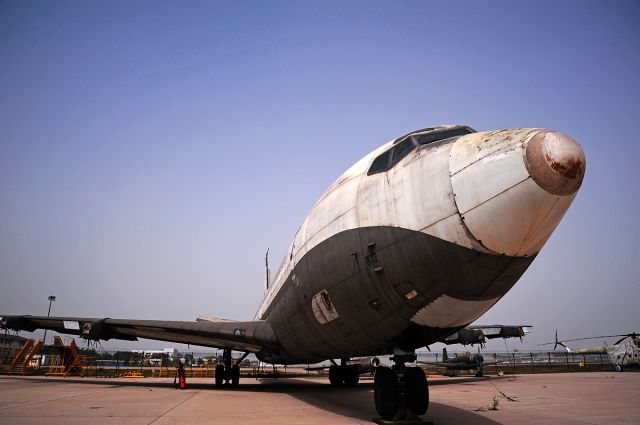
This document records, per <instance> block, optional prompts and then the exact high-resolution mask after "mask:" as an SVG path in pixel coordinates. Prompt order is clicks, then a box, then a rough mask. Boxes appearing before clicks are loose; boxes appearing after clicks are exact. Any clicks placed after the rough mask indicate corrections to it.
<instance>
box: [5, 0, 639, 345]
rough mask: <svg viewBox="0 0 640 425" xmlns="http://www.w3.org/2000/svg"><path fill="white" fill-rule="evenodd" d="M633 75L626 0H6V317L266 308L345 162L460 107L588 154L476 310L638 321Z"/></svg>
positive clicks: (631, 8) (576, 332)
mask: <svg viewBox="0 0 640 425" xmlns="http://www.w3.org/2000/svg"><path fill="white" fill-rule="evenodd" d="M639 78H640V3H638V2H631V1H616V2H605V1H597V2H591V1H551V2H543V1H540V2H538V1H537V2H524V1H521V2H516V1H504V2H502V1H481V2H480V1H468V2H463V1H453V2H452V1H403V2H397V1H387V2H381V1H348V2H345V1H323V2H298V1H291V2H263V1H256V2H249V1H243V2H232V1H228V2H213V1H210V2H177V1H176V2H167V1H135V2H124V1H112V2H101V3H99V2H95V1H73V2H69V1H58V2H36V1H0V288H1V289H0V313H4V314H46V312H47V306H48V304H47V296H48V295H49V294H51V293H52V292H53V293H54V294H55V295H56V296H57V297H58V300H57V301H56V303H55V304H54V305H53V308H52V314H55V315H79V316H93V317H113V318H144V319H172V320H192V319H194V318H195V317H196V316H197V315H202V314H206V315H213V316H219V317H225V318H231V319H239V320H243V319H244V320H248V319H251V318H252V317H253V313H254V311H255V309H256V308H257V306H258V304H259V302H260V300H261V298H262V293H263V283H264V277H263V275H264V270H263V263H264V261H263V255H264V252H265V251H266V250H267V248H270V249H271V253H272V256H271V259H272V260H271V266H272V269H275V268H276V267H277V265H278V263H279V261H280V258H279V257H280V256H281V255H282V253H283V252H284V250H285V249H286V247H287V245H288V243H289V241H290V239H291V237H292V236H293V234H294V233H295V231H296V230H297V228H298V226H299V225H300V224H301V223H302V220H303V219H304V217H305V216H306V214H307V213H308V211H309V210H310V208H311V207H312V206H313V204H314V203H315V201H316V200H317V199H318V197H319V196H320V195H321V194H322V192H323V191H324V189H325V188H326V187H328V186H329V184H330V183H331V182H332V181H333V180H334V179H335V178H336V177H338V176H339V175H340V174H341V173H342V172H343V171H344V170H346V169H347V168H348V167H349V166H350V165H351V164H353V163H354V162H356V161H357V160H358V159H359V158H361V157H362V156H364V155H365V154H366V153H368V152H370V151H371V150H373V149H374V148H375V147H377V146H379V145H381V144H383V143H385V142H386V141H388V140H390V139H392V138H395V137H397V136H399V135H401V134H404V133H406V132H408V131H411V130H415V129H418V128H422V127H427V126H431V125H436V124H445V123H463V124H467V125H470V126H472V127H474V128H476V129H478V130H492V129H502V128H512V127H546V128H552V129H555V130H559V131H562V132H565V133H567V134H569V135H571V136H572V137H574V138H575V139H576V140H578V141H579V142H580V143H581V144H582V146H583V148H584V150H585V152H586V155H587V173H586V177H585V180H584V183H583V187H582V189H581V191H580V193H579V194H578V197H577V199H576V200H575V202H574V203H573V206H572V208H571V209H570V210H569V212H568V213H567V215H566V216H565V218H564V220H563V221H562V222H561V224H560V226H559V227H558V229H557V230H556V232H555V233H554V235H553V236H552V238H551V239H550V240H549V242H548V243H547V245H546V247H545V248H544V249H543V250H542V252H541V253H540V255H539V256H538V258H537V259H536V260H535V261H534V263H533V265H532V266H531V267H530V268H529V270H528V271H527V273H526V274H525V275H524V277H523V278H522V279H521V280H520V281H519V282H518V284H517V285H516V286H515V288H514V289H513V290H512V291H511V292H510V293H509V294H507V296H506V297H505V298H504V299H503V300H502V301H501V302H500V303H499V304H498V305H497V306H495V307H494V308H493V309H492V310H490V311H489V312H488V313H487V314H486V315H485V316H484V317H483V318H482V319H481V320H480V321H479V322H481V323H485V324H488V323H493V322H497V323H528V324H532V325H534V326H535V328H534V332H535V333H534V334H533V335H531V336H530V337H529V338H528V340H526V341H525V344H523V347H534V346H535V344H536V343H539V342H543V341H548V340H549V339H550V338H552V336H553V332H554V330H555V329H556V328H557V329H558V330H559V332H560V335H561V336H565V337H567V338H568V337H581V336H588V335H593V334H595V335H598V334H602V333H619V332H629V331H634V330H635V331H640V320H639V319H638V304H639V303H640V281H639V279H640V278H639V277H638V276H639V275H640V254H639V252H640V249H639V248H638V246H639V242H640V241H639V240H638V239H639V237H640V232H639V231H638V224H637V223H638V219H639V217H640V205H639V204H640V190H639V186H640V184H639V182H640V160H639V158H640V148H639V144H638V134H639V133H638V126H639V125H640V81H639ZM500 344H502V343H500ZM159 345H160V346H163V345H167V343H159ZM156 346H157V345H156ZM501 346H502V347H503V345H498V346H497V347H498V348H500V347H501Z"/></svg>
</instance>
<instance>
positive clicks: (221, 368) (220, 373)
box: [216, 364, 225, 387]
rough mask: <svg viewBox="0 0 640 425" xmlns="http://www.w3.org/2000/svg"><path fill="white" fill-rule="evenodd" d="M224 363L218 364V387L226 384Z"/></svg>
mask: <svg viewBox="0 0 640 425" xmlns="http://www.w3.org/2000/svg"><path fill="white" fill-rule="evenodd" d="M224 375H225V373H224V365H221V364H219V365H217V366H216V387H221V386H222V385H223V384H224Z"/></svg>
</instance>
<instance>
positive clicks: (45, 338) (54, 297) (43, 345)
mask: <svg viewBox="0 0 640 425" xmlns="http://www.w3.org/2000/svg"><path fill="white" fill-rule="evenodd" d="M47 299H48V300H49V311H47V317H49V315H51V303H52V302H54V301H55V300H56V296H55V295H53V294H51V295H49V297H48V298H47ZM46 345H47V330H46V329H45V330H44V338H43V339H42V350H41V351H40V358H39V359H38V369H39V368H41V367H42V356H43V354H44V351H45V349H44V347H45V346H46Z"/></svg>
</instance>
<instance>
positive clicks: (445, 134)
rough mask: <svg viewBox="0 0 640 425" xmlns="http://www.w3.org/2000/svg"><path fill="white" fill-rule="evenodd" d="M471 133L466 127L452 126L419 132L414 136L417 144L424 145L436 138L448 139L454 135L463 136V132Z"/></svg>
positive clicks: (436, 139)
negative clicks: (429, 131)
mask: <svg viewBox="0 0 640 425" xmlns="http://www.w3.org/2000/svg"><path fill="white" fill-rule="evenodd" d="M471 133H473V131H472V130H471V129H470V128H468V127H458V128H452V129H450V130H444V131H435V132H431V133H426V134H421V135H419V136H415V138H416V141H417V142H418V144H419V145H426V144H427V143H431V142H435V141H438V140H444V139H449V138H451V137H456V136H464V135H465V134H471Z"/></svg>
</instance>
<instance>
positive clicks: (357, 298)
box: [1, 125, 586, 419]
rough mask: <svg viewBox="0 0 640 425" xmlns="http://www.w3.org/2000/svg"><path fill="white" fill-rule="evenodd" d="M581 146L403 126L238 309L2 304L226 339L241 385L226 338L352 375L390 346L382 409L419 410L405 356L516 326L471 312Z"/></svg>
mask: <svg viewBox="0 0 640 425" xmlns="http://www.w3.org/2000/svg"><path fill="white" fill-rule="evenodd" d="M585 165H586V163H585V156H584V153H583V151H582V148H581V147H580V145H579V144H578V143H576V142H575V141H574V140H573V139H571V138H570V137H568V136H566V135H564V134H562V133H559V132H555V131H551V130H545V129H530V128H529V129H510V130H499V131H487V132H476V131H474V130H473V129H471V128H469V127H467V126H460V125H457V126H438V127H433V128H425V129H422V130H418V131H414V132H411V133H409V134H406V135H404V136H402V137H399V138H398V139H395V140H393V141H391V142H389V143H386V144H385V145H383V146H381V147H379V148H378V149H376V150H374V151H373V152H371V153H369V154H368V155H366V156H365V157H364V158H362V159H361V160H359V161H358V162H357V163H355V164H354V165H353V166H352V167H351V168H350V169H348V170H347V171H346V172H345V173H344V174H343V175H342V176H340V177H339V178H338V179H337V180H336V181H335V182H334V183H333V184H332V185H331V186H330V187H329V188H328V189H327V191H326V192H325V193H324V194H323V195H322V196H321V198H320V200H319V201H318V202H317V203H316V205H315V206H314V207H313V209H312V210H311V212H310V213H309V215H308V216H307V218H306V219H305V220H304V222H303V223H302V226H301V227H300V228H299V230H298V232H297V233H296V234H295V237H294V240H293V242H292V243H291V245H290V247H289V249H288V251H287V252H286V255H285V258H284V260H283V262H282V264H281V266H280V268H279V270H278V271H277V272H276V274H275V276H274V279H273V280H271V281H270V280H269V279H267V285H266V290H265V296H264V301H263V302H262V304H261V305H260V307H259V309H258V311H257V313H256V315H255V318H254V320H252V321H246V322H236V321H219V320H215V319H210V320H197V321H162V320H129V319H111V318H81V317H38V316H28V315H23V316H3V318H2V319H1V323H2V326H3V327H5V328H9V329H14V330H27V331H33V330H35V329H42V328H44V329H52V330H55V331H57V332H61V333H67V334H76V335H81V336H82V337H84V338H86V339H89V340H98V339H105V340H106V339H111V338H119V339H126V340H135V339H136V338H137V337H143V338H150V339H156V340H164V341H173V342H181V343H188V344H194V345H202V346H208V347H218V348H224V349H225V350H224V352H225V355H224V360H225V361H224V363H225V364H224V365H222V364H221V365H219V366H218V370H217V371H216V384H217V385H222V384H223V383H224V382H226V383H227V384H230V385H237V384H238V380H239V367H238V364H239V361H236V362H233V360H232V357H231V350H236V351H241V352H244V353H245V355H246V353H255V355H256V356H257V357H258V358H259V359H261V360H263V361H266V362H270V363H280V364H292V363H314V362H319V361H323V360H327V359H341V361H340V364H338V363H334V366H333V367H332V370H331V376H332V377H333V379H332V382H333V383H346V384H355V383H357V382H358V376H357V373H358V372H357V371H358V366H357V365H351V364H349V359H350V358H352V357H356V356H375V355H382V354H392V355H393V357H392V360H393V362H394V366H393V367H392V368H388V367H379V368H377V371H376V374H375V379H374V398H375V404H376V409H377V411H378V413H379V414H380V415H381V416H382V417H384V418H387V419H390V418H396V419H401V418H407V417H412V416H413V415H421V414H424V413H425V412H426V410H427V407H428V402H429V395H428V387H427V380H426V378H425V375H424V373H423V371H422V369H420V368H418V367H407V366H406V363H411V362H413V361H415V359H416V356H415V350H416V349H417V348H420V347H424V346H428V345H429V344H433V343H435V342H439V341H441V342H446V343H462V344H474V343H483V342H484V340H485V339H486V338H497V337H505V338H506V337H521V336H522V335H524V331H525V329H524V328H523V327H522V326H499V325H494V326H488V327H482V326H469V324H470V323H472V322H473V321H474V320H476V319H477V318H479V317H480V316H481V315H482V314H483V313H485V312H486V311H487V310H488V309H489V308H491V307H492V306H493V305H494V304H495V303H496V302H498V300H500V298H501V297H502V296H504V295H505V294H506V293H507V291H509V289H510V288H511V287H512V286H513V285H514V284H515V283H516V282H517V280H518V279H519V278H520V276H522V274H523V273H524V272H525V270H526V269H527V267H528V266H529V265H530V264H531V262H532V261H533V260H534V258H535V257H536V255H537V253H538V252H539V251H540V249H541V248H542V247H543V245H544V244H545V242H546V241H547V239H548V238H549V237H550V235H551V233H552V232H553V230H554V229H555V227H556V226H557V225H558V223H559V221H560V219H561V218H562V216H563V215H564V214H565V212H566V211H567V209H568V208H569V206H570V204H571V202H572V201H573V199H574V198H575V196H576V193H577V191H578V189H579V188H580V186H581V184H582V180H583V176H584V172H585Z"/></svg>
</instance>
